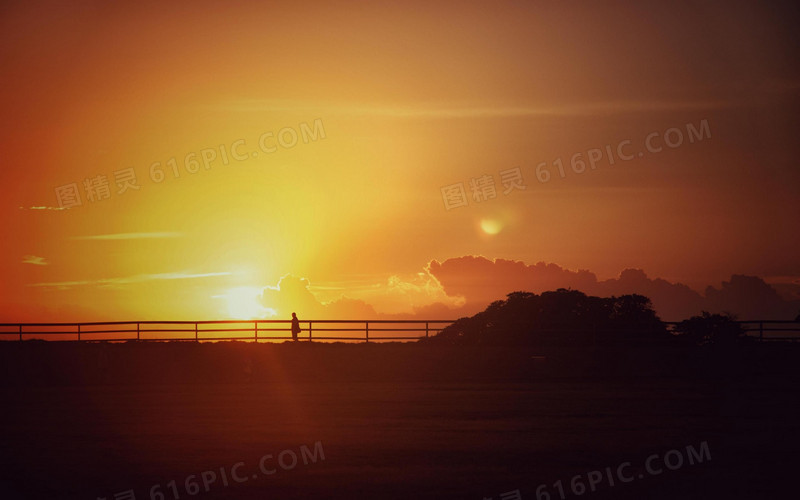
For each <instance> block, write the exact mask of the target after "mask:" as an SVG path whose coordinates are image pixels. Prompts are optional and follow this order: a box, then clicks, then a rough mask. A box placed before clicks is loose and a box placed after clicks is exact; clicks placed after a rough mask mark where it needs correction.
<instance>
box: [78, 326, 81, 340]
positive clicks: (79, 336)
mask: <svg viewBox="0 0 800 500" xmlns="http://www.w3.org/2000/svg"><path fill="white" fill-rule="evenodd" d="M80 341H81V325H80V323H78V342H80Z"/></svg>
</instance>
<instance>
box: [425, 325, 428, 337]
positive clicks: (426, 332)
mask: <svg viewBox="0 0 800 500" xmlns="http://www.w3.org/2000/svg"><path fill="white" fill-rule="evenodd" d="M425 337H426V338H427V337H428V322H427V321H426V322H425Z"/></svg>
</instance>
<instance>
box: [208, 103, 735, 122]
mask: <svg viewBox="0 0 800 500" xmlns="http://www.w3.org/2000/svg"><path fill="white" fill-rule="evenodd" d="M731 106H733V103H730V102H728V101H722V100H713V99H712V100H684V101H633V100H628V101H605V102H588V103H578V104H562V105H541V106H531V105H521V106H464V105H454V106H429V105H421V106H413V105H411V106H364V105H352V106H351V105H346V104H322V105H319V106H313V107H312V106H308V105H303V104H301V103H296V102H285V101H262V100H246V101H238V102H236V103H229V104H226V105H224V107H225V108H226V109H230V110H234V111H299V110H304V111H306V112H314V113H316V114H318V115H324V116H330V115H350V116H383V117H387V118H442V119H446V118H513V117H537V116H542V117H548V116H596V115H616V114H623V113H650V112H654V111H682V110H706V109H723V108H729V107H731Z"/></svg>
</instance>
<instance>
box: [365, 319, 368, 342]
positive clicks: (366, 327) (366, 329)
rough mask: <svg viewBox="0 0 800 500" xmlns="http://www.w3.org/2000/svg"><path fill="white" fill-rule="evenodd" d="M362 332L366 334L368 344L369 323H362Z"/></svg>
mask: <svg viewBox="0 0 800 500" xmlns="http://www.w3.org/2000/svg"><path fill="white" fill-rule="evenodd" d="M364 331H365V332H366V334H367V343H368V344H369V321H365V322H364Z"/></svg>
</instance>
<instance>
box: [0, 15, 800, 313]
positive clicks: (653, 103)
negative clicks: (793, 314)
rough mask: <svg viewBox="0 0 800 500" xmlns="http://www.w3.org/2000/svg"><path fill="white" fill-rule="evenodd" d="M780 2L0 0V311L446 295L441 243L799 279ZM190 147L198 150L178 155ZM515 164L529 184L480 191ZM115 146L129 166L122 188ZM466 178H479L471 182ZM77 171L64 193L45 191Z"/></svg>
mask: <svg viewBox="0 0 800 500" xmlns="http://www.w3.org/2000/svg"><path fill="white" fill-rule="evenodd" d="M797 19H798V16H797V7H796V6H793V4H791V3H789V2H785V5H784V4H782V3H773V4H770V5H769V6H761V5H759V4H756V3H752V2H739V1H734V2H722V1H719V2H682V3H681V5H672V4H669V5H667V4H665V3H663V2H614V1H592V2H563V1H536V2H508V3H503V4H491V5H489V4H484V5H481V4H478V3H474V4H473V3H470V4H466V3H463V2H451V3H446V2H441V3H437V4H436V6H432V5H428V4H427V3H425V2H419V3H416V4H415V3H411V2H405V3H397V4H394V5H389V4H386V3H382V2H312V3H308V2H305V3H302V4H297V5H293V4H290V3H288V2H287V3H285V4H283V5H277V4H269V5H268V4H267V3H264V2H232V3H230V4H225V6H224V7H223V6H221V5H217V4H214V3H212V2H186V3H183V4H181V5H170V6H165V5H162V4H161V3H160V2H135V3H134V2H129V3H127V4H123V3H121V2H119V3H112V4H109V3H108V2H93V3H92V2H83V3H81V6H74V5H64V4H63V3H62V2H20V3H16V4H13V5H5V6H4V7H2V9H0V37H1V38H2V43H0V57H2V69H3V71H2V87H3V92H2V96H0V99H1V100H2V109H3V113H2V117H0V128H1V130H2V135H0V141H2V151H3V153H4V154H3V155H2V160H0V161H2V168H0V180H2V189H3V196H2V198H1V201H0V220H2V227H3V228H4V230H5V231H4V235H5V238H3V242H2V244H1V245H0V271H2V275H3V280H2V284H1V285H0V299H2V306H0V307H1V308H0V318H1V319H4V320H6V321H32V320H38V321H58V320H84V321H89V320H98V319H118V320H129V319H142V320H144V319H225V318H229V317H242V316H247V317H250V316H260V317H268V316H269V315H271V314H278V315H279V316H280V317H283V316H287V315H288V313H289V312H290V311H289V309H293V308H297V309H300V310H301V311H302V310H303V309H302V308H303V307H306V309H305V310H306V311H308V310H309V308H313V307H314V304H317V303H325V302H329V301H335V300H337V299H341V298H342V297H346V298H349V299H356V300H357V301H361V302H356V301H355V300H354V301H342V302H340V303H339V304H340V306H341V308H340V309H338V310H337V311H335V312H336V314H338V315H348V314H352V315H358V314H366V312H365V311H367V310H368V309H369V307H370V306H371V307H372V309H374V310H375V311H377V312H379V313H411V312H413V311H414V310H415V309H414V308H420V307H424V306H429V305H431V304H436V303H442V304H444V305H446V306H449V307H458V306H460V305H463V303H464V300H465V298H464V297H463V296H460V295H458V294H455V295H452V294H448V293H447V292H446V288H445V287H444V286H443V284H442V283H440V282H439V280H438V279H437V278H436V277H435V276H433V275H431V274H430V273H429V272H428V271H427V270H426V269H427V266H428V263H429V262H430V261H432V260H434V259H436V260H437V261H439V262H443V261H445V260H446V259H449V258H456V257H460V256H465V255H484V256H486V257H488V258H490V259H494V258H503V259H511V260H519V261H524V262H526V263H529V264H533V263H536V262H540V261H543V262H552V263H557V264H559V265H560V266H563V267H565V268H568V269H575V270H577V269H588V270H591V271H592V272H594V273H596V275H597V276H598V277H599V278H600V279H608V278H613V277H616V276H617V275H619V273H620V272H621V271H622V270H624V269H626V268H640V269H644V270H645V271H646V272H647V274H648V275H649V276H651V277H661V278H664V279H667V280H670V281H673V282H682V283H686V284H688V285H690V286H692V287H694V288H696V289H698V290H701V291H702V289H703V288H704V287H705V285H709V284H712V285H715V286H718V285H719V284H720V283H721V282H722V281H723V280H727V279H729V278H730V276H731V275H732V274H747V275H756V276H762V277H764V278H765V279H766V280H767V281H770V282H778V281H779V282H783V283H792V282H795V283H800V281H798V280H800V259H798V255H800V254H798V250H797V248H798V246H797V243H798V238H797V237H796V234H797V220H798V215H800V195H798V192H799V191H798V186H800V182H799V181H800V173H799V172H800V171H799V170H798V167H797V159H798V158H800V155H799V154H798V153H800V146H799V144H800V141H798V140H797V133H798V131H799V127H798V116H800V115H798V110H799V109H798V108H799V106H798V90H800V75H798V70H797V64H796V61H797V60H798V46H799V45H798V43H797V42H798V40H797V38H798V36H797V34H796V31H797V30H796V27H795V24H796V21H797ZM703 127H705V128H703ZM670 130H672V131H670ZM675 130H678V131H679V132H676V131H675ZM692 130H694V131H695V132H698V131H699V135H695V136H692ZM270 133H271V135H269V134H270ZM264 134H268V135H264ZM651 134H654V135H651ZM678 134H680V136H679V135H678ZM648 136H650V138H651V139H650V143H649V144H650V146H651V147H650V148H649V149H648V147H647V146H648V143H646V139H647V137H648ZM679 138H680V141H679V140H678V139H679ZM259 139H262V140H261V141H259ZM626 141H630V142H626ZM669 142H672V144H674V147H669V146H668V145H667V144H666V143H669ZM237 144H238V145H237ZM234 145H237V146H236V147H235V148H234V147H233V146H234ZM606 145H609V146H610V148H611V150H612V151H613V152H614V154H617V150H618V147H619V148H620V149H619V150H620V151H621V152H622V153H623V154H625V155H631V156H632V158H631V159H630V160H628V161H623V160H622V159H620V158H619V157H618V155H617V157H616V159H615V164H614V165H610V164H609V163H610V162H609V157H608V153H607V151H606V149H605V147H606ZM220 148H222V149H220ZM659 148H662V149H661V151H657V149H659ZM232 149H235V151H236V155H240V156H239V157H240V159H234V158H233V151H232ZM203 150H205V152H206V155H207V158H208V159H209V160H210V161H209V162H208V165H207V167H208V168H206V166H204V165H202V163H192V162H191V160H192V159H193V158H194V157H192V156H190V162H189V163H188V164H187V163H186V156H187V154H190V153H195V155H196V157H197V158H198V159H201V158H200V155H201V151H203ZM223 150H224V151H225V152H226V153H227V155H228V159H227V162H225V161H224V160H223V157H222V156H223ZM590 150H595V152H594V154H600V155H601V156H600V157H599V159H598V160H597V161H596V165H595V168H590V167H588V166H587V167H585V170H584V171H581V172H580V173H578V172H577V171H580V170H581V169H580V165H577V168H576V169H575V170H573V168H572V167H571V165H570V159H571V158H572V157H573V155H576V154H577V153H581V155H580V157H579V159H582V160H583V161H587V157H588V155H589V151H590ZM639 153H641V156H640V155H639ZM212 155H213V156H215V158H212ZM245 156H246V158H244V157H245ZM173 157H174V158H175V159H176V160H175V162H176V163H175V165H176V168H177V173H178V176H177V177H176V176H175V175H174V172H173V170H172V167H171V165H169V164H168V161H169V160H170V158H173ZM558 158H561V159H562V162H563V168H564V175H563V177H562V176H561V174H560V172H559V170H558V166H557V164H556V163H554V162H555V161H556V160H557V159H558ZM226 163H227V164H226ZM542 163H544V164H545V165H544V167H540V168H539V169H538V173H539V177H537V166H538V165H541V164H542ZM153 164H155V166H154V167H152V168H151V166H152V165H153ZM187 167H188V168H189V169H190V170H194V169H195V168H196V169H197V171H196V173H190V172H189V171H187ZM516 168H519V171H518V172H519V175H521V177H522V180H521V181H520V182H521V184H522V186H524V187H525V189H524V190H523V189H514V190H511V191H510V192H508V193H506V194H504V192H503V191H504V190H505V189H506V188H504V186H503V184H502V179H503V178H502V175H510V174H508V173H507V174H501V172H508V171H512V173H513V169H516ZM126 169H132V171H131V170H128V173H130V172H133V174H134V175H135V177H136V182H135V184H136V187H138V188H139V189H135V188H129V189H128V190H127V191H126V192H123V193H121V194H120V193H118V191H119V190H120V187H118V186H117V184H116V181H117V179H116V177H118V176H121V175H124V174H125V173H126V172H125V170H126ZM545 170H546V171H547V172H548V173H549V176H550V179H549V180H547V182H540V180H541V179H540V177H542V176H544V175H545V174H544V171H545ZM576 170H577V171H576ZM162 175H163V179H162V177H161V176H162ZM98 176H100V177H99V179H98ZM102 176H105V178H106V179H107V181H108V189H109V191H108V197H106V198H103V199H97V198H96V197H95V200H94V201H92V200H90V199H89V198H88V197H87V191H86V190H85V186H84V182H86V181H87V180H88V181H91V180H92V179H94V180H102V179H103V177H102ZM483 176H488V177H489V178H491V180H492V181H493V182H494V183H495V188H496V191H495V196H494V197H490V198H488V199H481V200H480V201H476V200H475V199H473V198H472V194H473V193H472V192H471V190H470V181H471V180H472V179H479V178H481V177H483ZM484 179H486V177H484ZM156 181H159V182H156ZM73 183H75V184H77V188H78V192H79V194H80V196H81V204H80V205H79V206H74V207H72V208H69V209H66V210H56V208H59V207H60V206H61V205H63V204H64V199H63V198H62V200H61V203H60V202H59V198H58V196H57V190H58V189H59V188H62V187H64V186H69V185H70V184H73ZM459 183H463V186H464V190H465V193H466V195H467V196H468V198H467V205H466V206H460V207H457V208H450V209H447V208H446V206H445V200H444V199H443V195H442V188H445V187H448V186H453V185H457V184H459ZM99 194H100V195H102V190H101V192H100V193H99ZM67 201H69V200H67ZM286 275H290V276H289V277H287V278H286V279H285V280H284V282H283V286H282V292H284V293H278V292H277V291H276V290H274V289H272V288H267V289H266V290H264V288H265V287H277V285H278V282H279V281H280V280H281V277H283V276H286ZM301 278H302V279H305V281H302V280H301ZM289 290H291V291H289ZM508 291H511V290H508ZM498 298H500V297H498ZM298 304H299V305H300V307H297V305H298ZM314 312H319V314H325V313H330V314H334V311H333V310H332V309H331V310H327V311H326V310H324V309H320V310H319V311H316V310H315V311H314ZM309 314H311V313H309ZM445 315H446V314H445ZM306 316H308V314H306Z"/></svg>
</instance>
